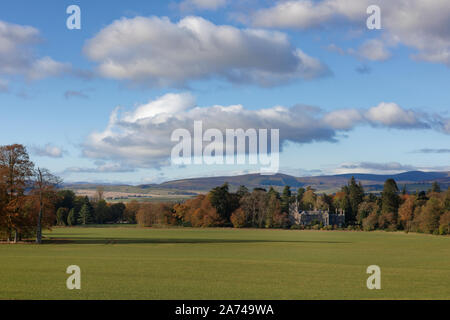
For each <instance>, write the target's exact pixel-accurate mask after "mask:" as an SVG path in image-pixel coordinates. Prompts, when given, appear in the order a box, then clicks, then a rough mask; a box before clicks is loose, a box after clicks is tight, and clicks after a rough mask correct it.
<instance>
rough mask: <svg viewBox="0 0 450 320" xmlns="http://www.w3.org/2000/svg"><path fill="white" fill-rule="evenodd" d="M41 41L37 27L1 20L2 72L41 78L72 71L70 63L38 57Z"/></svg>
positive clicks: (0, 64) (0, 63)
mask: <svg viewBox="0 0 450 320" xmlns="http://www.w3.org/2000/svg"><path fill="white" fill-rule="evenodd" d="M41 41H42V39H41V36H40V33H39V30H37V29H36V28H33V27H30V26H22V25H17V24H12V23H8V22H4V21H0V74H2V75H22V76H25V77H26V78H27V79H29V80H39V79H43V78H47V77H53V76H59V75H61V74H64V73H67V72H70V71H71V68H72V67H71V65H70V64H67V63H61V62H57V61H55V60H53V59H52V58H50V57H42V58H39V57H36V55H35V53H34V51H35V46H36V45H37V44H38V43H39V42H41Z"/></svg>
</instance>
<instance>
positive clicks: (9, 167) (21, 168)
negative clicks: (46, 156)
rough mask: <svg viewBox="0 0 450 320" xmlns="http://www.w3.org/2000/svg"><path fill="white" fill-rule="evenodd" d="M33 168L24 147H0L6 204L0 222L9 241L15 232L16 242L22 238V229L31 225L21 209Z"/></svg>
mask: <svg viewBox="0 0 450 320" xmlns="http://www.w3.org/2000/svg"><path fill="white" fill-rule="evenodd" d="M33 167H34V164H33V162H31V161H30V158H29V156H28V153H27V150H26V148H25V147H24V146H23V145H20V144H14V145H8V146H1V147H0V174H1V176H0V185H1V186H2V187H1V190H2V192H3V196H2V198H3V202H4V203H3V205H2V207H3V210H2V212H3V213H2V216H3V217H2V218H1V219H0V221H1V222H2V228H3V229H5V233H6V236H7V238H8V240H10V239H11V233H12V232H14V242H17V240H18V239H19V238H20V232H21V228H22V227H23V226H24V225H26V224H28V223H30V221H29V220H28V221H26V220H27V217H26V216H25V215H23V211H22V210H21V208H22V206H23V205H24V202H25V190H26V188H27V187H28V186H29V185H30V180H31V177H32V176H33ZM27 227H29V226H27Z"/></svg>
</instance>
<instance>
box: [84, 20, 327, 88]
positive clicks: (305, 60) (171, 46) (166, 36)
mask: <svg viewBox="0 0 450 320" xmlns="http://www.w3.org/2000/svg"><path fill="white" fill-rule="evenodd" d="M84 52H85V54H86V55H87V56H88V57H89V58H90V59H91V60H93V61H95V62H98V63H99V65H98V72H99V73H100V74H101V75H102V76H103V77H107V78H113V79H119V80H129V81H132V82H138V83H145V84H147V85H153V86H172V85H175V86H182V85H185V84H186V83H188V82H189V81H191V80H197V79H208V78H222V79H226V80H228V81H231V82H235V83H236V82H237V83H255V84H258V85H262V86H271V85H276V84H279V83H282V82H287V81H291V80H295V79H312V78H317V77H320V76H324V75H327V74H329V70H328V68H327V67H326V66H324V65H323V64H322V63H321V62H319V61H318V60H317V59H315V58H312V57H310V56H308V55H307V54H306V53H304V52H303V51H302V50H300V49H297V48H295V47H293V46H292V45H291V44H290V42H289V41H288V38H287V36H286V35H285V34H283V33H280V32H274V31H264V30H257V29H238V28H235V27H233V26H228V25H222V26H219V25H215V24H213V23H211V22H210V21H208V20H205V19H203V18H200V17H193V16H190V17H186V18H184V19H182V20H180V21H179V22H178V23H172V22H171V21H170V20H169V19H168V18H159V17H150V18H146V17H136V18H133V19H125V18H122V19H120V20H117V21H115V22H113V23H112V24H110V25H109V26H107V27H105V28H104V29H102V30H101V31H100V32H99V33H98V34H97V35H96V36H95V37H94V38H92V39H91V40H89V41H88V42H87V43H86V45H85V47H84Z"/></svg>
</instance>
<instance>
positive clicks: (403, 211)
mask: <svg viewBox="0 0 450 320" xmlns="http://www.w3.org/2000/svg"><path fill="white" fill-rule="evenodd" d="M404 197H405V200H404V201H403V203H402V204H401V205H400V207H399V208H398V219H399V223H400V225H401V226H402V228H403V229H404V230H406V231H412V230H411V228H412V221H413V220H414V209H415V208H416V197H415V196H414V195H405V196H404Z"/></svg>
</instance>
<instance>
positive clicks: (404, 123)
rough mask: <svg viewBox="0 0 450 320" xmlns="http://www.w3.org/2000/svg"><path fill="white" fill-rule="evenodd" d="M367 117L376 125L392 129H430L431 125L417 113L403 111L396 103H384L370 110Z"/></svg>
mask: <svg viewBox="0 0 450 320" xmlns="http://www.w3.org/2000/svg"><path fill="white" fill-rule="evenodd" d="M365 117H366V119H367V120H369V121H370V122H371V123H372V124H374V125H382V126H387V127H391V128H400V129H402V128H428V127H429V124H427V123H426V122H424V121H423V120H420V119H419V115H418V114H417V113H416V112H414V111H412V110H405V109H402V108H401V107H400V106H398V105H397V104H395V103H385V102H382V103H380V104H379V105H378V106H376V107H372V108H370V109H369V110H368V111H367V113H366V114H365Z"/></svg>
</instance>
